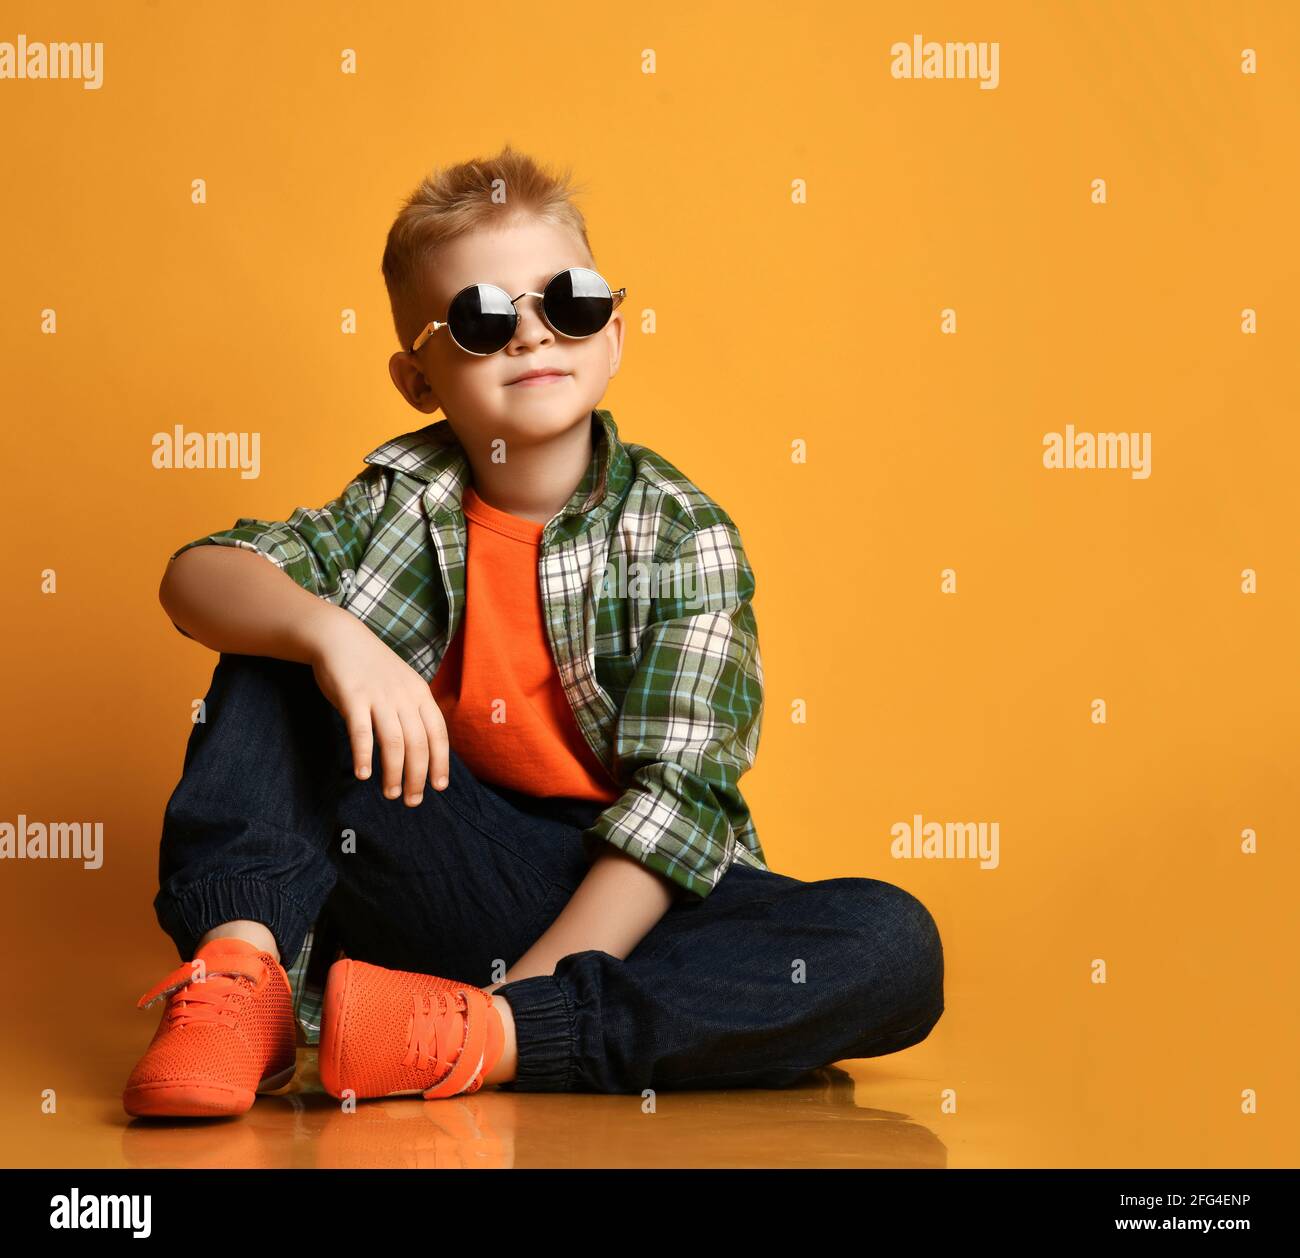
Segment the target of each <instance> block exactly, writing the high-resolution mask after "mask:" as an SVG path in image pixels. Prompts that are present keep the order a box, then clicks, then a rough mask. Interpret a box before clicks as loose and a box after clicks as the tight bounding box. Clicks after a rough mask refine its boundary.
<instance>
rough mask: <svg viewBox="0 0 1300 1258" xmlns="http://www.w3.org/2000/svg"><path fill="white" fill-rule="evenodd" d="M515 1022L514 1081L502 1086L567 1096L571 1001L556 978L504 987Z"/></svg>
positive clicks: (500, 990) (500, 993)
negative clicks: (559, 1093) (516, 1058)
mask: <svg viewBox="0 0 1300 1258" xmlns="http://www.w3.org/2000/svg"><path fill="white" fill-rule="evenodd" d="M492 994H493V995H494V996H504V997H505V999H506V1002H507V1003H508V1004H509V1006H510V1012H511V1013H512V1014H513V1015H514V1019H515V1051H516V1052H517V1053H518V1063H517V1065H516V1067H515V1077H514V1078H513V1079H512V1080H510V1081H509V1082H508V1083H503V1084H501V1085H500V1086H501V1087H502V1088H507V1089H510V1090H512V1091H518V1092H568V1091H570V1090H571V1089H570V1081H571V1078H572V1075H573V1057H574V1051H573V1050H574V1027H573V1013H572V1011H571V1009H570V1007H569V999H568V997H567V996H566V995H565V994H564V989H563V988H562V987H561V986H560V983H559V980H558V979H556V977H555V976H554V975H553V974H538V975H535V976H534V977H532V978H521V979H516V980H515V981H514V982H513V983H502V984H501V986H500V987H498V988H497V989H496V990H495V991H494V992H493V993H492Z"/></svg>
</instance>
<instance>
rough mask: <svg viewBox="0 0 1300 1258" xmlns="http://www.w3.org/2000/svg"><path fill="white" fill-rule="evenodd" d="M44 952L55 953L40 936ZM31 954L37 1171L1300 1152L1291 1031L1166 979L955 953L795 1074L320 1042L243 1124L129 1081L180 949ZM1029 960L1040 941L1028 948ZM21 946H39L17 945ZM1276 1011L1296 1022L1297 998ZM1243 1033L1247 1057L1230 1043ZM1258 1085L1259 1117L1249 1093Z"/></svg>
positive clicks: (1230, 1156) (30, 1151)
mask: <svg viewBox="0 0 1300 1258" xmlns="http://www.w3.org/2000/svg"><path fill="white" fill-rule="evenodd" d="M31 951H32V955H33V956H36V957H38V956H40V949H39V947H34V948H33V949H32V950H31ZM115 952H116V955H115V956H114V958H113V960H112V962H111V963H109V962H107V961H106V960H105V959H104V958H103V957H100V956H96V955H89V954H86V953H77V954H76V955H75V956H70V955H66V954H65V955H63V956H60V957H58V958H57V960H56V959H53V958H51V957H48V956H47V957H45V958H44V959H43V960H41V961H39V962H38V963H37V964H34V965H28V964H13V965H11V967H10V969H9V972H8V975H7V978H8V983H9V985H8V988H7V991H6V1008H5V1023H6V1031H5V1034H4V1036H3V1038H0V1077H3V1079H4V1081H5V1086H4V1087H3V1088H0V1163H3V1165H6V1166H32V1167H60V1166H86V1167H113V1166H150V1167H185V1166H195V1167H202V1166H214V1167H366V1166H375V1167H381V1166H396V1167H408V1166H409V1167H431V1168H432V1167H443V1166H449V1167H454V1166H482V1167H493V1168H496V1167H507V1168H508V1167H628V1168H632V1167H674V1166H681V1167H744V1166H755V1167H935V1168H964V1167H1017V1166H1028V1167H1087V1166H1100V1167H1107V1166H1118V1167H1134V1166H1137V1167H1141V1166H1188V1167H1206V1166H1287V1165H1293V1164H1294V1149H1295V1139H1294V1130H1295V1126H1294V1123H1293V1122H1292V1121H1291V1120H1292V1117H1293V1114H1292V1111H1293V1106H1294V1102H1293V1100H1292V1092H1293V1090H1294V1089H1293V1086H1292V1087H1291V1088H1288V1087H1287V1086H1286V1082H1287V1080H1286V1078H1285V1077H1283V1076H1284V1075H1285V1073H1287V1072H1289V1071H1290V1070H1291V1069H1292V1067H1291V1066H1290V1065H1288V1064H1287V1062H1286V1061H1284V1060H1283V1058H1284V1057H1285V1054H1284V1053H1283V1052H1282V1045H1283V1044H1285V1043H1290V1042H1292V1041H1290V1040H1289V1039H1287V1038H1286V1036H1285V1034H1282V1035H1278V1034H1277V1033H1276V1032H1275V1033H1274V1034H1273V1035H1272V1036H1270V1037H1260V1038H1254V1039H1251V1040H1250V1041H1249V1043H1250V1044H1253V1046H1254V1047H1253V1051H1252V1052H1251V1053H1247V1054H1245V1058H1246V1060H1244V1062H1243V1052H1242V1050H1241V1048H1240V1047H1237V1048H1234V1045H1235V1044H1236V1040H1237V1038H1239V1036H1240V1035H1241V1034H1242V1033H1243V1032H1242V1029H1241V1027H1240V1026H1233V1028H1232V1034H1231V1036H1228V1035H1226V1034H1225V1035H1220V1036H1219V1037H1218V1038H1216V1037H1215V1036H1214V1035H1213V1034H1212V1030H1213V1028H1212V1026H1211V1025H1210V1024H1209V1023H1206V1024H1205V1025H1204V1033H1203V1034H1201V1035H1199V1036H1196V1035H1191V1034H1189V1033H1188V1032H1187V1029H1186V1028H1185V1026H1184V1025H1183V1024H1182V1022H1180V1021H1179V1019H1178V1017H1177V1016H1176V1011H1174V1010H1170V1009H1165V1008H1162V1007H1161V1006H1159V1005H1158V1004H1157V1003H1156V998H1157V994H1156V993H1154V992H1152V993H1148V994H1147V995H1146V997H1145V1000H1144V1002H1143V1003H1142V1004H1140V1005H1139V1004H1135V1005H1134V1006H1133V1007H1132V1008H1131V1009H1130V1010H1129V1012H1128V1014H1127V1017H1126V1019H1125V1023H1124V1026H1125V1027H1126V1028H1127V1029H1126V1030H1124V1029H1123V1027H1121V1031H1122V1033H1121V1031H1114V1030H1112V1029H1111V1027H1110V1025H1108V1024H1105V1023H1102V1022H1101V1021H1100V1020H1099V1018H1098V1016H1097V1015H1096V1014H1095V1013H1093V1012H1092V1010H1093V1009H1095V1007H1096V1006H1095V1005H1088V1004H1086V1003H1085V998H1086V997H1087V995H1088V994H1089V993H1087V992H1086V990H1085V992H1084V993H1083V995H1082V996H1080V997H1079V998H1078V999H1077V1000H1076V1003H1075V1004H1072V1005H1070V1006H1068V1007H1064V1006H1063V1007H1061V1008H1057V1007H1055V1006H1054V1005H1053V1004H1052V1001H1051V1000H1049V999H1048V998H1047V997H1046V996H1045V995H1040V996H1039V997H1038V999H1036V1000H1034V1001H1025V1000H1022V999H1018V998H1013V997H1014V996H1015V993H1016V992H1020V991H1023V990H1024V989H1025V988H1024V984H1023V983H1018V982H1016V981H1014V980H1015V978H1016V974H1015V971H1014V970H1012V971H1011V973H1010V976H1009V977H1008V975H1000V976H998V977H997V978H996V980H994V979H993V978H990V977H988V976H980V975H978V974H973V973H970V972H966V973H962V972H960V970H959V968H958V966H957V965H954V966H953V973H952V975H951V977H950V979H949V981H948V983H947V985H946V999H947V1009H946V1011H945V1013H944V1016H943V1017H942V1018H941V1019H940V1021H939V1024H938V1026H937V1027H936V1028H935V1029H934V1031H933V1032H932V1033H931V1034H930V1036H929V1037H928V1038H927V1039H926V1040H925V1041H923V1042H922V1043H921V1044H918V1045H916V1046H915V1047H913V1048H910V1049H907V1050H905V1051H904V1052H901V1053H894V1054H891V1055H890V1056H887V1057H875V1058H868V1059H864V1060H854V1061H844V1062H839V1063H837V1064H836V1065H834V1066H830V1067H826V1068H825V1069H823V1070H821V1071H819V1072H816V1073H815V1074H814V1075H812V1076H811V1077H810V1078H809V1079H808V1080H807V1081H806V1082H804V1083H803V1084H800V1085H798V1086H796V1087H793V1088H789V1089H779V1090H778V1089H740V1090H735V1091H726V1092H671V1091H669V1092H659V1093H658V1094H656V1095H655V1096H654V1097H653V1098H649V1099H643V1098H642V1097H641V1096H640V1095H626V1096H611V1095H601V1094H590V1093H516V1092H502V1091H499V1090H498V1089H495V1088H484V1089H483V1090H482V1091H480V1092H479V1093H477V1094H476V1095H475V1096H473V1097H468V1098H463V1097H462V1098H457V1097H453V1098H450V1099H448V1100H437V1101H424V1100H422V1099H420V1098H400V1099H394V1100H389V1101H382V1100H368V1101H362V1102H360V1103H359V1104H358V1105H357V1107H356V1110H355V1112H347V1113H345V1112H343V1110H342V1109H341V1106H340V1104H339V1103H338V1102H337V1101H335V1100H334V1099H333V1098H332V1097H330V1096H329V1095H327V1094H326V1093H325V1092H324V1091H322V1090H321V1087H320V1081H319V1076H318V1073H317V1066H316V1052H315V1050H314V1049H309V1048H300V1049H299V1053H298V1072H297V1075H296V1076H295V1078H294V1080H293V1082H292V1083H291V1084H289V1085H288V1087H287V1088H286V1089H284V1090H283V1091H282V1092H280V1093H278V1094H276V1095H273V1096H265V1097H259V1098H258V1100H257V1101H256V1103H255V1104H254V1106H253V1108H252V1110H251V1111H250V1112H249V1113H247V1114H244V1115H241V1116H239V1117H236V1118H224V1119H200V1120H177V1121H166V1120H150V1119H131V1118H130V1117H129V1116H128V1115H127V1114H126V1113H125V1112H124V1111H123V1109H122V1103H121V1094H122V1086H123V1084H124V1083H125V1081H126V1078H127V1076H128V1074H129V1073H130V1071H131V1068H132V1066H133V1065H134V1064H135V1062H136V1061H137V1060H138V1058H139V1056H140V1054H141V1053H142V1052H143V1051H144V1049H145V1047H146V1046H147V1044H148V1042H149V1039H150V1036H151V1035H152V1034H153V1030H154V1027H155V1026H156V1025H157V1020H158V1016H159V1009H158V1007H157V1006H155V1007H154V1008H153V1009H149V1010H139V1009H136V1008H135V1007H134V1001H135V998H136V996H138V995H139V993H140V992H142V991H144V990H145V989H146V988H147V987H148V986H150V985H151V984H152V983H154V982H155V981H156V980H157V979H158V978H159V977H161V975H162V974H163V973H165V968H164V967H165V966H166V965H168V964H170V963H171V958H170V956H169V955H168V952H167V948H166V947H165V946H162V945H159V944H158V942H157V941H156V940H154V941H150V942H148V943H144V942H143V941H142V942H141V944H140V946H139V947H138V949H135V948H132V949H121V948H120V947H115ZM1024 955H1026V956H1028V955H1030V954H1028V953H1026V954H1024ZM16 960H21V958H16ZM1267 1016H1268V1021H1269V1023H1270V1024H1271V1025H1273V1026H1275V1027H1276V1028H1277V1029H1278V1030H1280V1031H1282V1032H1285V1029H1286V1028H1285V1026H1284V1025H1281V1024H1283V1023H1284V1022H1285V1018H1284V1016H1283V1014H1282V1007H1281V1006H1279V1008H1278V1010H1277V1011H1276V1012H1272V1013H1269V1014H1268V1015H1267ZM1229 1049H1232V1051H1228V1050H1229ZM1248 1085H1249V1086H1253V1087H1254V1088H1255V1089H1256V1090H1257V1094H1258V1096H1259V1097H1260V1098H1261V1099H1260V1103H1259V1104H1258V1106H1257V1112H1253V1113H1252V1112H1248V1111H1247V1110H1246V1109H1245V1108H1244V1107H1243V1103H1242V1098H1241V1091H1240V1089H1241V1088H1242V1087H1245V1086H1248Z"/></svg>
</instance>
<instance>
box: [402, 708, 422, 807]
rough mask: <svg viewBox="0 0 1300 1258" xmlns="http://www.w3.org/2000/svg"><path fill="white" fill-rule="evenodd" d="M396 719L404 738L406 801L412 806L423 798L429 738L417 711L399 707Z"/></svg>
mask: <svg viewBox="0 0 1300 1258" xmlns="http://www.w3.org/2000/svg"><path fill="white" fill-rule="evenodd" d="M397 719H398V720H399V721H400V722H401V724H402V735H403V737H404V738H405V740H406V772H405V774H404V777H405V779H406V802H407V804H408V805H410V806H411V807H414V806H415V805H416V804H418V803H419V802H420V801H421V799H423V798H424V779H425V776H426V774H428V772H429V740H428V737H427V736H426V734H425V732H424V722H423V721H421V720H420V714H419V712H412V711H410V710H409V709H407V708H401V709H399V711H398V716H397Z"/></svg>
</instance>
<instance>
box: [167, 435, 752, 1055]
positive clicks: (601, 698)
mask: <svg viewBox="0 0 1300 1258" xmlns="http://www.w3.org/2000/svg"><path fill="white" fill-rule="evenodd" d="M592 428H593V432H592V437H593V454H592V460H591V463H590V464H589V466H588V468H587V471H586V472H585V474H584V475H583V478H582V481H581V483H580V484H579V485H578V487H577V488H576V489H575V490H574V492H573V495H572V497H571V498H570V499H569V501H568V503H567V504H566V505H565V506H564V507H563V508H562V509H561V510H560V512H559V513H558V514H556V515H555V516H553V517H552V518H551V519H550V521H549V522H548V523H547V524H546V526H545V528H544V529H543V530H542V537H541V555H540V559H539V564H538V580H539V582H540V586H541V593H542V602H543V616H544V621H545V625H546V630H547V636H548V637H549V639H550V643H551V648H552V652H553V655H554V659H555V665H556V668H557V669H558V671H559V676H560V681H561V683H562V684H563V686H564V690H565V693H566V694H567V695H568V698H569V702H570V705H571V706H572V709H573V713H574V716H575V717H576V718H577V723H578V727H579V729H580V730H581V731H582V734H583V736H584V737H585V738H586V739H587V741H588V743H590V745H591V747H592V749H593V750H594V751H595V753H596V756H597V758H598V759H599V760H600V761H601V763H602V764H604V765H605V766H606V767H607V768H608V769H609V771H610V773H611V775H612V777H613V780H614V783H615V784H616V786H617V787H618V788H620V789H622V791H623V794H622V795H621V796H620V797H619V798H618V799H617V800H616V801H615V802H614V803H612V804H610V806H609V807H608V808H606V809H605V810H604V812H602V813H601V814H600V816H599V817H598V818H597V819H596V821H595V822H594V823H593V824H592V826H591V827H590V828H589V829H587V830H586V831H584V832H583V842H584V845H585V847H586V850H587V853H588V855H589V856H592V857H594V854H595V852H596V849H597V848H598V847H599V845H600V844H601V843H611V844H613V845H614V846H615V847H617V848H619V849H620V850H622V851H624V852H626V853H628V855H630V856H633V857H635V858H636V859H637V860H639V861H641V862H642V863H643V864H645V865H647V866H648V867H649V868H651V869H654V870H657V871H658V872H659V873H660V874H662V875H664V876H665V877H666V878H668V879H669V880H671V881H672V882H674V883H677V884H678V885H680V886H682V887H684V888H686V889H687V890H688V891H691V892H694V893H695V894H696V895H698V896H701V897H703V896H707V895H708V894H709V892H710V891H712V890H713V888H714V887H716V886H717V884H718V881H719V879H720V878H721V877H722V876H723V874H724V873H725V872H726V871H727V869H728V868H729V867H730V866H731V864H732V862H733V861H740V862H742V863H743V864H748V865H753V866H756V867H758V868H760V869H765V868H767V865H766V862H765V860H764V857H763V850H762V847H761V846H760V844H759V841H758V835H757V834H756V833H755V829H754V823H753V821H752V819H751V817H750V813H749V809H748V807H747V806H746V804H745V801H744V799H743V797H742V796H741V793H740V789H739V787H738V785H737V782H738V780H739V778H740V776H741V775H742V774H743V773H744V772H745V771H746V770H747V769H749V768H750V767H751V766H752V764H753V762H754V757H755V755H756V753H757V751H758V738H759V729H760V726H761V723H762V707H763V666H762V661H761V658H760V655H759V645H758V629H757V625H756V623H755V620H754V612H753V608H752V606H751V599H752V597H753V593H754V576H753V573H752V571H751V570H750V566H749V563H748V560H747V559H746V557H745V552H744V549H743V547H742V545H741V539H740V533H739V531H738V530H737V528H736V525H735V524H734V523H733V522H732V520H731V518H730V517H729V516H728V515H727V513H726V512H725V511H724V510H723V509H722V508H721V507H720V506H718V504H717V503H715V502H714V501H713V500H712V499H711V498H709V497H708V496H707V495H706V494H705V493H704V492H703V491H702V490H700V489H698V488H697V487H696V486H695V485H693V484H692V483H691V482H690V481H689V480H688V479H687V478H686V477H685V476H684V475H683V474H682V473H681V472H680V471H678V469H677V468H675V467H674V466H673V465H672V464H671V463H669V462H668V461H667V460H665V459H663V458H661V457H660V456H659V455H658V454H655V453H654V451H652V450H649V449H647V448H646V447H645V446H640V445H633V444H626V445H625V444H624V443H623V442H622V441H620V440H619V436H618V428H617V427H616V425H615V423H614V418H613V415H612V414H611V413H610V412H609V411H607V410H595V411H593V412H592ZM364 462H365V463H366V464H368V465H369V466H368V467H366V468H365V469H364V470H362V471H361V472H360V473H359V474H358V475H357V476H356V477H355V478H354V479H353V480H352V481H350V482H349V483H348V484H347V485H346V486H345V487H344V489H343V492H342V493H341V494H340V495H339V496H338V497H337V498H335V499H334V500H333V501H332V502H329V503H327V504H326V505H325V506H323V507H321V508H319V509H310V508H306V507H299V508H297V509H295V510H294V511H293V513H292V514H291V515H290V516H289V518H288V519H287V520H284V521H267V520H256V519H250V518H244V519H240V520H237V521H236V522H235V525H234V527H233V528H229V529H226V530H225V531H223V532H219V533H210V534H208V535H207V536H206V537H200V538H197V539H195V540H194V541H192V542H187V543H186V544H185V545H184V546H182V547H181V548H180V550H177V551H176V552H175V553H174V554H173V556H172V558H175V556H176V555H179V554H181V553H182V552H183V551H185V550H188V549H189V548H190V547H191V546H202V545H205V544H212V543H216V544H219V545H225V546H242V547H245V548H246V549H249V550H256V551H258V552H260V553H261V554H263V555H265V556H266V557H267V558H268V559H270V560H271V561H272V562H273V563H274V564H275V565H276V566H277V567H278V568H280V569H281V570H282V571H283V572H286V573H288V575H289V576H291V577H292V578H293V579H294V580H295V581H296V582H297V583H298V584H299V585H301V586H302V587H303V588H304V589H306V590H309V591H311V593H313V594H316V595H317V596H319V597H320V598H323V599H326V600H327V601H329V602H331V603H334V604H336V605H338V606H340V607H343V608H345V609H346V610H348V611H350V612H351V613H352V614H353V615H355V616H357V617H358V618H359V619H360V620H362V621H363V622H364V623H365V624H366V625H368V626H369V627H370V629H371V630H372V631H373V632H374V633H375V634H377V635H378V636H379V637H380V638H381V639H382V640H383V641H384V642H386V643H387V644H388V645H389V647H391V648H392V650H393V651H395V652H396V653H397V654H398V655H399V656H400V657H401V658H402V659H404V660H405V661H406V662H407V663H408V664H409V665H410V666H411V667H412V668H413V669H415V670H416V672H418V673H419V674H420V675H421V676H422V677H424V678H425V679H426V680H428V681H432V680H433V677H434V674H435V673H436V672H437V671H438V665H439V663H440V662H441V661H442V657H443V653H444V652H445V651H446V649H447V645H448V644H449V643H450V642H451V641H452V640H453V638H454V637H455V635H456V631H457V629H458V628H459V627H460V624H461V622H462V618H463V616H464V611H465V560H466V525H465V515H464V512H463V511H462V510H461V493H462V491H463V490H464V487H465V485H466V484H467V483H469V482H470V480H471V476H472V470H471V468H470V465H469V461H468V459H467V457H466V455H465V452H464V449H463V448H462V447H461V445H460V442H459V441H458V440H457V439H456V436H455V434H454V433H453V432H452V430H451V425H450V424H449V423H448V422H447V421H446V420H445V419H443V420H440V421H438V422H437V423H434V424H431V425H429V426H427V427H425V428H421V429H419V430H417V431H415V432H408V433H405V434H403V435H402V436H400V437H395V438H393V439H392V440H390V441H386V442H384V443H383V444H382V445H380V446H379V447H378V448H377V449H375V450H372V451H371V452H370V453H369V454H368V455H366V456H365V459H364ZM178 628H179V626H178ZM181 632H184V630H182V631H181ZM314 936H315V931H312V932H310V933H309V934H308V936H307V944H306V946H305V947H304V948H303V949H302V951H301V952H300V953H299V956H298V958H297V959H296V961H295V964H294V965H293V967H292V969H291V970H290V980H291V982H292V984H293V989H294V993H295V1011H296V1013H297V1016H298V1020H299V1023H300V1025H301V1026H302V1029H303V1032H304V1034H305V1036H306V1038H307V1042H308V1043H311V1044H314V1043H316V1042H317V1040H318V1037H319V1027H320V1020H319V1012H320V997H321V993H322V988H323V983H321V981H320V977H321V976H320V970H321V969H322V966H321V965H320V964H318V965H317V966H316V967H313V973H312V975H311V976H310V978H309V976H308V966H309V964H310V954H311V947H312V943H313V941H314ZM332 959H333V958H332V957H331V958H328V960H332Z"/></svg>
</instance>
